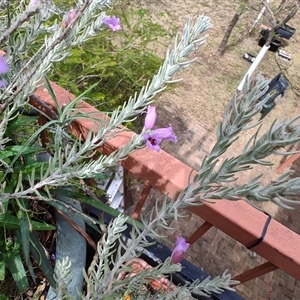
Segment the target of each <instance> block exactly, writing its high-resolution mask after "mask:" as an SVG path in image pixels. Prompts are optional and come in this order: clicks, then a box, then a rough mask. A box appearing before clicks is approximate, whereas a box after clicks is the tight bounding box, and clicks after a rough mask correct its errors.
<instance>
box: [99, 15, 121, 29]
mask: <svg viewBox="0 0 300 300" xmlns="http://www.w3.org/2000/svg"><path fill="white" fill-rule="evenodd" d="M103 23H104V24H105V25H106V26H107V27H109V28H110V29H111V30H112V31H117V30H121V29H122V27H121V25H120V19H119V18H117V17H116V16H112V17H105V18H104V20H103Z"/></svg>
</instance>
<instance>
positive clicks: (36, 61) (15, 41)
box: [0, 0, 300, 299]
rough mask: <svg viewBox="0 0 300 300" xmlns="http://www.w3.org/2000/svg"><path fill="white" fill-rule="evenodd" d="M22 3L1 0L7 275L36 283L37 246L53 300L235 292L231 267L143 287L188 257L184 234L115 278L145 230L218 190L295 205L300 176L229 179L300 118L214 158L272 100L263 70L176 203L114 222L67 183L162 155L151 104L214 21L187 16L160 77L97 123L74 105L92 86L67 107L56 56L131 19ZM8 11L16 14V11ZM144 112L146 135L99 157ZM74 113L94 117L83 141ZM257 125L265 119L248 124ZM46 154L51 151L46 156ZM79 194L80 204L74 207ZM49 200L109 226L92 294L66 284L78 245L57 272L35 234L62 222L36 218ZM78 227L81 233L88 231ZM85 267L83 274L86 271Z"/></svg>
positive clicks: (263, 155)
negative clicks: (91, 211) (145, 151)
mask: <svg viewBox="0 0 300 300" xmlns="http://www.w3.org/2000/svg"><path fill="white" fill-rule="evenodd" d="M26 3H27V5H25V2H24V1H22V2H21V3H20V1H8V2H1V5H0V9H1V10H0V17H1V19H0V20H1V21H0V22H1V23H0V26H1V32H2V34H1V37H0V47H1V49H2V50H3V51H4V52H5V55H4V57H1V58H0V75H1V90H0V113H1V121H0V148H1V149H0V150H1V151H0V174H1V178H0V183H1V185H0V199H1V201H0V209H1V215H0V228H1V229H0V236H1V239H0V251H1V252H0V262H1V263H0V279H1V280H3V279H4V278H5V276H6V275H5V272H6V266H7V268H8V269H9V270H10V272H11V274H12V276H13V279H14V280H15V282H16V284H17V286H18V288H19V290H20V291H23V290H25V289H26V288H27V287H28V286H29V282H28V279H27V273H28V274H30V276H31V277H32V279H33V280H35V273H34V268H33V263H32V261H31V259H30V254H29V253H31V254H32V255H33V256H34V257H35V260H36V261H37V262H38V263H39V267H40V268H41V269H42V271H43V272H44V275H45V276H46V277H47V280H48V282H49V284H50V285H51V289H50V291H51V292H53V293H54V294H56V297H57V299H64V298H67V299H73V298H81V299H126V298H127V299H128V297H133V298H134V299H150V297H154V298H155V297H160V299H192V298H193V295H204V296H207V295H209V294H210V293H211V292H218V293H220V292H222V291H224V290H225V289H229V290H230V289H231V287H230V286H231V285H233V284H235V283H236V282H235V281H232V280H231V277H230V275H228V274H226V273H224V274H223V275H221V276H218V277H216V278H214V279H212V280H210V279H206V280H205V281H203V282H199V281H198V280H197V281H195V282H193V283H187V284H185V285H183V286H177V287H174V288H172V289H171V290H170V291H169V292H168V293H167V294H164V295H159V294H160V292H161V291H160V290H158V291H156V292H154V295H153V292H152V291H149V290H147V289H143V288H141V287H142V286H143V285H145V284H147V282H149V281H150V282H152V281H155V280H156V279H157V278H161V277H165V276H167V275H170V274H172V273H174V272H179V271H180V270H181V265H180V261H181V259H182V258H183V255H184V253H185V252H186V251H187V250H188V247H189V245H188V244H187V243H186V242H185V241H184V240H183V238H182V237H181V238H178V241H177V244H176V246H175V248H174V250H173V254H172V257H170V258H168V259H167V260H166V261H164V262H162V263H161V264H159V265H158V266H156V267H153V268H148V269H146V271H144V272H140V273H139V274H136V275H135V276H132V277H126V278H124V279H122V280H119V279H120V277H119V274H123V273H124V272H125V273H128V266H127V265H126V262H129V261H131V260H132V259H133V258H136V257H137V256H139V255H140V253H141V248H142V249H143V248H144V247H147V246H148V245H149V243H148V241H147V239H146V237H147V236H148V237H151V238H154V239H156V238H158V237H159V236H158V235H157V233H156V229H158V228H160V227H163V228H166V227H168V226H167V225H168V221H169V220H171V219H174V218H178V217H181V216H182V215H183V214H182V210H183V209H186V208H188V207H190V206H195V205H202V204H203V203H204V202H205V201H207V200H208V199H216V200H217V199H222V198H223V199H228V200H238V199H244V200H246V201H248V202H249V203H253V202H254V201H272V202H274V203H276V204H278V205H281V206H283V207H287V206H288V207H289V205H290V204H293V203H294V202H295V201H294V200H293V197H294V196H295V195H296V194H297V193H299V190H300V184H299V183H300V182H299V179H294V180H289V173H287V174H284V175H283V176H281V177H280V178H279V179H278V180H274V181H273V182H272V183H270V184H269V185H267V186H260V183H259V177H257V178H254V179H253V180H252V181H251V182H248V183H246V184H244V185H243V186H238V187H234V188H233V187H228V186H227V185H226V184H227V182H228V181H232V180H234V179H233V176H234V174H235V173H238V172H239V171H240V170H247V169H249V168H251V165H253V164H258V163H260V164H268V161H267V157H268V156H269V155H270V154H272V153H277V151H278V149H279V148H280V147H283V146H286V145H290V144H293V143H295V142H297V141H299V140H300V138H299V136H300V126H299V125H298V124H296V119H295V120H292V121H283V122H281V123H280V124H277V125H276V124H274V125H273V127H272V128H270V130H269V132H267V133H266V134H264V135H263V136H262V137H261V138H257V135H254V136H253V138H252V139H251V141H250V142H249V143H248V144H247V145H246V147H245V149H244V151H243V153H242V154H241V155H239V156H237V157H234V158H231V159H229V160H225V161H224V162H223V163H222V164H221V165H220V166H219V167H217V161H218V157H219V156H220V155H221V154H223V153H224V152H225V151H226V150H227V149H228V148H229V147H230V146H231V145H232V144H233V142H234V141H235V140H236V137H237V135H238V134H240V133H241V132H242V131H243V130H246V129H247V128H248V127H249V124H248V123H250V122H251V121H252V119H253V117H254V116H255V115H256V114H258V113H259V112H260V111H261V108H262V105H263V104H264V101H261V102H259V103H257V100H258V99H259V98H260V97H261V95H262V94H263V93H264V92H265V91H266V90H267V82H266V81H265V80H264V79H263V78H262V77H260V76H259V77H258V78H257V79H256V80H253V81H251V82H247V83H246V84H245V86H244V88H243V91H242V92H241V93H236V94H235V95H234V97H233V99H232V101H231V103H230V104H229V106H228V109H227V110H226V112H225V116H224V121H222V122H220V123H219V125H218V130H217V138H218V140H217V142H216V144H215V146H214V148H213V150H212V152H211V153H210V154H209V155H207V157H206V159H205V160H204V161H203V163H202V165H201V167H200V168H199V170H198V173H197V175H196V176H195V177H194V178H191V181H190V182H189V183H188V185H187V187H186V189H184V190H183V191H182V192H181V193H180V194H179V195H178V197H177V198H176V199H171V200H170V201H169V200H168V198H167V196H166V197H165V199H164V200H163V201H162V208H161V210H157V209H156V208H155V207H154V208H153V211H152V213H151V214H150V216H151V218H152V219H151V220H149V219H144V220H142V222H137V221H133V220H131V219H130V218H129V217H127V216H125V215H123V214H120V213H117V212H115V211H113V210H112V209H111V210H109V211H110V212H111V213H112V214H114V216H115V218H114V219H113V221H112V222H111V223H110V224H109V225H106V224H104V223H103V220H97V219H95V218H92V217H91V216H89V215H86V214H85V213H83V212H82V210H81V206H80V202H81V203H87V204H89V205H91V206H95V207H97V208H99V209H103V210H104V211H108V208H107V207H106V206H105V205H104V204H102V203H100V202H99V201H98V202H97V201H94V199H92V198H88V200H87V198H86V197H85V196H84V195H83V194H80V193H78V192H76V191H73V190H72V189H71V190H70V186H72V187H78V186H80V183H81V181H82V179H85V178H99V177H101V176H103V174H104V173H105V172H106V171H107V169H108V168H109V167H112V166H115V165H116V164H117V163H118V162H119V161H120V160H123V159H125V158H126V157H127V155H128V154H129V153H131V152H133V151H137V150H139V149H141V148H143V147H146V146H148V147H149V148H151V149H153V150H155V151H159V150H160V143H161V142H162V140H164V139H169V140H171V141H172V142H176V140H177V137H176V135H175V133H173V129H172V126H171V125H170V126H169V127H167V128H157V129H153V128H154V126H155V122H156V118H157V115H156V111H155V108H154V107H153V106H151V105H150V104H151V103H152V102H153V101H154V97H155V96H156V95H157V94H158V93H159V92H161V91H162V90H163V89H164V88H165V87H166V85H167V84H170V83H172V82H175V80H174V79H173V76H174V75H175V74H176V73H177V72H179V71H181V70H183V69H184V68H186V67H188V66H189V65H190V64H192V63H193V61H194V59H193V60H188V57H189V55H190V54H191V53H192V52H193V51H195V50H197V49H198V48H199V47H201V46H202V44H203V43H204V42H205V40H206V38H207V36H204V35H203V34H204V33H205V32H206V31H207V30H208V29H209V28H210V20H209V18H208V17H206V16H200V17H199V18H197V19H195V20H191V19H190V18H188V20H187V23H186V25H185V27H184V29H183V34H182V36H176V38H175V43H174V49H172V50H171V49H169V50H168V51H167V55H166V59H165V61H164V63H163V64H162V66H161V68H160V69H159V70H158V73H157V74H156V75H155V76H154V77H153V79H152V80H151V81H149V82H148V83H147V84H146V85H145V87H143V88H142V89H141V91H140V92H139V94H137V93H136V94H135V95H134V96H132V97H130V98H129V99H128V100H127V101H126V102H125V103H124V104H123V106H122V107H121V108H119V107H118V108H116V109H115V110H114V111H113V112H112V113H111V114H109V115H110V116H111V118H110V119H105V122H101V126H99V123H97V120H94V118H93V116H92V115H86V114H82V113H80V112H79V111H78V109H77V105H78V103H79V102H80V101H81V100H82V99H84V97H85V95H86V93H87V92H88V90H89V89H92V88H93V86H88V87H87V91H85V92H84V93H83V94H82V95H79V96H78V97H77V98H76V99H75V100H73V101H72V102H70V103H68V104H66V105H65V106H63V107H59V105H58V102H57V99H56V95H55V93H54V91H53V89H52V87H51V83H50V82H49V80H48V77H47V76H48V74H49V73H50V72H51V70H52V69H53V66H54V64H56V63H58V62H61V61H63V60H65V59H66V58H67V57H69V56H70V55H71V53H72V51H71V49H72V48H74V47H78V46H80V45H82V44H84V43H86V42H88V40H89V39H90V38H91V37H92V36H96V35H97V34H98V33H99V32H103V31H104V30H114V31H116V32H115V33H116V34H117V33H118V30H120V29H121V27H122V26H123V25H121V24H122V20H119V18H117V17H115V16H113V17H109V16H107V15H106V14H105V11H106V9H109V8H110V6H111V5H112V1H109V0H78V1H77V2H76V7H74V8H72V9H70V8H68V9H65V10H62V9H61V8H59V7H58V6H57V5H55V3H54V2H52V1H51V0H31V1H30V2H29V3H28V2H26ZM7 11H9V12H11V13H10V14H9V15H8V14H7ZM41 39H43V41H44V42H43V44H42V45H40V47H39V48H38V49H36V50H35V51H32V48H31V47H33V46H35V45H39V41H40V40H41ZM35 42H37V44H35ZM83 71H84V70H83ZM173 80H174V81H173ZM41 85H44V89H47V91H48V93H49V94H50V95H51V96H52V98H53V100H54V101H55V102H56V104H57V107H56V111H53V110H52V109H51V108H49V107H47V105H46V104H45V103H44V102H43V101H42V100H41V99H39V98H37V97H36V96H35V95H34V92H35V91H36V89H37V87H39V86H41ZM33 100H34V101H35V103H38V105H37V106H39V107H38V108H37V107H32V103H33ZM30 109H33V112H32V111H31V110H30ZM145 110H147V114H146V117H145V124H144V125H145V126H144V128H143V130H142V132H140V133H138V134H136V135H134V136H133V138H132V139H131V141H130V142H129V143H128V144H127V145H126V146H125V147H124V148H122V149H119V150H118V151H116V152H113V153H111V154H110V155H107V156H105V155H102V154H99V155H98V156H97V157H95V156H94V153H95V151H96V150H97V149H99V147H101V146H103V143H105V142H106V141H107V140H108V139H111V138H113V137H115V136H116V134H118V133H119V132H121V131H123V130H125V128H124V127H123V126H121V125H122V124H124V123H125V122H128V121H130V120H132V119H133V118H135V117H137V116H140V115H141V114H142V113H143V112H144V111H145ZM45 111H46V112H48V114H47V113H45ZM38 114H39V115H41V116H42V117H44V118H45V119H46V120H47V122H46V124H44V125H42V126H41V124H39V123H37V121H36V120H37V115H38ZM49 115H50V116H51V117H49ZM75 118H88V119H89V120H90V121H91V122H93V121H95V122H96V123H97V124H98V128H99V129H98V131H97V132H95V133H89V135H88V136H87V138H86V139H85V140H82V139H81V138H80V139H76V138H75V137H74V136H72V135H71V134H70V133H69V131H68V128H70V125H71V124H72V121H73V120H74V119H75ZM259 124H260V122H258V123H255V124H251V126H252V127H253V126H258V125H259ZM45 129H47V130H48V132H49V137H48V138H49V142H48V143H46V145H44V146H45V148H42V147H41V145H40V141H39V138H40V135H41V134H42V133H44V130H45ZM44 155H45V156H46V159H41V157H42V156H44ZM38 158H39V159H38ZM92 158H93V159H92ZM62 187H64V189H62ZM64 194H67V195H71V196H72V197H73V198H74V199H75V196H77V199H78V200H79V201H80V202H78V201H77V202H76V201H74V199H73V198H72V199H71V200H72V201H71V203H68V202H67V201H65V199H64V198H63V197H61V196H62V195H64ZM75 202H76V205H77V206H75V205H74V206H73V205H71V204H74V203H75ZM43 205H46V206H47V207H48V206H52V207H53V209H55V210H56V211H57V212H60V213H62V214H63V215H72V216H76V217H77V218H80V220H81V221H82V220H83V221H84V222H85V223H86V224H88V225H90V226H91V227H92V228H94V229H95V230H98V231H101V230H100V229H99V226H101V229H102V231H101V233H102V237H101V239H100V241H99V242H98V244H97V253H98V255H95V259H94V261H93V262H92V264H91V266H90V268H89V271H88V273H87V274H86V273H84V277H85V280H86V290H84V291H82V290H80V285H81V284H80V285H79V286H76V287H75V289H73V290H71V289H70V286H71V285H72V281H73V280H75V276H76V275H75V274H74V273H73V269H74V264H75V262H76V261H77V260H80V258H81V257H80V256H81V253H80V254H79V255H78V257H77V256H76V257H64V256H63V255H62V254H61V253H56V256H55V261H56V265H55V272H54V271H53V268H52V266H51V264H50V262H49V259H48V257H47V255H46V250H45V245H43V244H42V243H41V241H39V239H38V235H37V234H36V231H37V230H48V231H49V230H54V229H55V228H54V226H53V225H51V224H46V223H45V222H43V221H42V220H41V219H40V215H41V211H40V209H43V211H44V209H45V206H43ZM75 223H76V222H75ZM128 223H130V224H131V225H132V231H131V239H130V240H129V241H127V243H124V242H123V241H122V233H123V232H124V230H125V229H126V228H127V227H128ZM58 227H59V226H58ZM78 227H80V226H77V228H78ZM57 230H59V228H57ZM78 230H81V231H83V230H82V228H81V229H79V228H78ZM69 234H70V233H69V232H68V235H69ZM95 248H96V246H95ZM71 251H73V249H71ZM23 262H24V263H23ZM27 271H28V272H27ZM80 274H81V276H82V270H81V269H80ZM76 288H78V289H79V291H77V290H76ZM158 295H159V296H158Z"/></svg>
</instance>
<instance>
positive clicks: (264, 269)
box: [232, 261, 278, 283]
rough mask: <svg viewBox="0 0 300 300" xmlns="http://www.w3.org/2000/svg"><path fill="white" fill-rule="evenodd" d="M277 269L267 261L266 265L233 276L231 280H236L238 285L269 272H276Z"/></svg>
mask: <svg viewBox="0 0 300 300" xmlns="http://www.w3.org/2000/svg"><path fill="white" fill-rule="evenodd" d="M277 269H278V267H277V266H275V265H273V264H272V263H270V262H269V261H267V262H266V263H264V264H262V265H260V266H257V267H255V268H253V269H251V270H248V271H246V272H244V273H242V274H240V275H238V276H235V277H234V278H232V279H233V280H238V281H239V282H240V283H244V282H246V281H249V280H252V279H254V278H256V277H259V276H262V275H265V274H267V273H269V272H272V271H274V270H277Z"/></svg>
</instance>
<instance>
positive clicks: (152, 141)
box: [143, 124, 177, 152]
mask: <svg viewBox="0 0 300 300" xmlns="http://www.w3.org/2000/svg"><path fill="white" fill-rule="evenodd" d="M143 137H144V139H145V141H146V145H147V147H148V148H150V149H153V150H155V151H157V152H159V150H160V147H159V145H160V143H161V142H162V141H163V140H171V141H173V142H177V136H176V135H175V134H174V132H173V128H172V126H171V124H170V126H169V127H167V128H158V129H155V130H154V131H152V132H146V133H144V135H143Z"/></svg>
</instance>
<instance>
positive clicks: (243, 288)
mask: <svg viewBox="0 0 300 300" xmlns="http://www.w3.org/2000/svg"><path fill="white" fill-rule="evenodd" d="M236 289H237V290H238V291H239V292H240V294H241V295H242V296H243V297H245V296H246V297H248V298H249V299H253V297H252V291H251V290H250V289H249V288H247V287H246V286H245V285H244V284H240V285H238V286H237V287H236Z"/></svg>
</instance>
